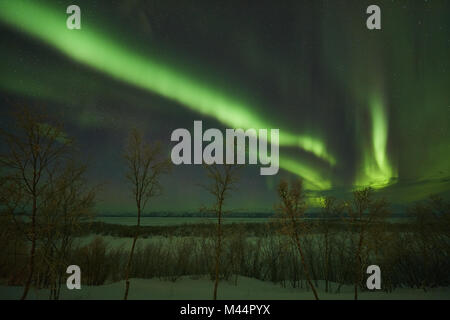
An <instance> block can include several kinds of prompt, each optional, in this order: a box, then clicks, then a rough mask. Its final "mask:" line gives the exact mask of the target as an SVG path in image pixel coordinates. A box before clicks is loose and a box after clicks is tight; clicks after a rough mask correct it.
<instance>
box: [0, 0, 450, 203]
mask: <svg viewBox="0 0 450 320" xmlns="http://www.w3.org/2000/svg"><path fill="white" fill-rule="evenodd" d="M344 2H346V3H345V4H344ZM344 2H342V3H341V2H339V3H338V2H329V1H315V2H314V3H311V2H309V1H292V2H289V1H286V2H284V3H283V4H276V3H275V2H273V3H271V2H268V3H258V4H257V5H256V4H254V5H249V4H245V3H241V2H237V1H230V2H229V3H227V4H223V3H219V2H217V3H215V2H210V1H198V2H196V5H195V6H193V5H192V4H189V3H188V2H183V1H181V2H180V1H142V0H136V1H131V2H127V1H118V2H117V3H114V4H111V5H110V4H109V3H108V2H107V1H77V3H76V4H77V5H79V6H80V8H81V12H82V28H81V30H69V29H67V28H66V19H67V14H66V12H65V9H66V8H67V6H68V5H70V4H73V3H71V2H70V1H24V0H17V1H7V0H1V1H0V28H1V29H0V31H1V33H2V40H1V45H2V52H1V53H0V58H1V59H0V60H1V62H0V67H1V70H2V73H1V79H0V92H2V96H4V97H7V100H2V114H3V112H4V111H5V110H6V109H7V102H6V101H10V100H14V101H17V100H20V101H26V102H29V103H32V104H36V103H38V104H43V103H44V104H45V105H47V106H49V107H50V108H51V109H52V110H55V114H58V115H59V116H60V117H63V119H64V121H65V122H67V126H68V127H69V128H70V129H71V130H72V132H73V134H74V136H75V138H78V139H79V141H80V147H81V148H82V149H83V152H86V154H89V152H91V153H90V155H89V156H87V157H88V158H90V159H91V160H90V161H91V162H93V163H94V165H93V166H94V169H93V173H92V177H91V178H92V180H93V181H94V180H99V179H100V180H102V181H107V183H106V184H107V185H108V186H107V187H105V190H104V191H103V199H104V200H103V204H102V206H103V207H104V208H106V209H105V210H126V208H127V203H128V202H127V200H126V196H125V195H124V190H125V189H126V187H125V186H122V184H123V180H122V177H121V174H122V172H123V170H122V169H121V165H122V163H121V159H120V149H121V148H122V147H123V140H124V137H125V136H126V132H127V131H128V130H129V129H130V128H131V127H133V126H139V127H142V128H143V129H144V130H145V131H146V133H147V135H148V137H149V139H158V140H162V141H167V144H168V146H167V147H168V148H169V147H170V145H169V141H170V140H169V138H168V137H169V136H170V132H171V131H172V130H174V129H176V128H178V127H186V128H190V127H191V126H192V121H193V120H195V119H198V120H205V121H207V123H208V125H209V126H210V127H217V128H244V129H247V128H278V129H280V168H281V169H284V170H282V171H281V172H280V173H279V174H278V176H276V177H273V178H267V177H255V175H256V174H255V172H256V171H257V170H256V168H246V170H245V173H243V177H242V188H243V190H245V191H246V192H244V194H242V195H238V196H236V197H234V200H233V207H235V208H237V209H239V208H241V209H242V208H246V209H253V208H254V209H255V210H256V209H265V208H270V207H271V206H272V204H271V201H273V199H274V198H275V194H274V190H273V186H274V185H275V184H276V183H277V181H278V180H279V179H280V178H281V177H286V176H291V175H294V176H299V177H302V178H303V179H304V180H305V182H306V186H307V188H308V190H309V191H310V193H311V197H318V196H321V195H325V194H344V195H345V194H347V193H348V191H350V190H352V189H353V188H356V187H362V186H372V187H374V188H376V189H377V190H378V191H379V192H380V193H382V194H384V195H386V196H387V197H388V198H389V200H390V201H392V202H393V203H395V204H397V203H406V202H408V203H409V202H411V201H415V200H420V199H422V198H424V197H426V196H428V195H429V194H430V193H438V194H444V195H446V196H448V195H449V192H450V179H449V178H450V174H449V161H448V157H449V156H450V145H449V141H450V140H449V138H450V137H449V123H450V100H449V95H448V87H449V85H450V80H449V79H450V76H449V71H450V69H449V68H450V62H449V60H450V59H448V57H449V53H450V22H449V19H448V12H450V5H449V4H448V3H447V2H445V1H433V3H428V2H426V1H417V2H414V3H413V2H411V3H406V2H405V3H402V4H400V3H392V2H391V1H380V4H379V5H380V7H381V8H382V13H383V28H382V30H379V31H369V30H367V29H366V28H365V19H366V14H365V7H367V5H368V4H366V3H365V2H364V1H344ZM94 145H95V146H94ZM195 179H197V180H201V179H203V175H202V171H201V168H197V167H194V166H193V167H192V168H190V167H186V168H182V167H177V168H176V170H175V174H174V175H172V176H171V177H168V178H167V181H166V184H167V185H168V186H169V188H170V190H171V191H172V192H171V194H170V195H168V194H165V195H164V196H163V197H161V199H158V200H157V202H156V204H155V206H156V209H161V210H163V209H167V210H184V209H186V210H187V209H192V210H194V209H195V208H196V207H197V208H198V206H199V204H200V203H201V202H202V201H203V196H202V195H201V189H200V190H197V191H196V189H195V188H191V187H190V186H189V185H186V184H189V183H190V182H192V181H195ZM180 181H181V182H182V183H180ZM192 183H194V182H192ZM185 187H187V188H188V189H189V191H188V192H186V191H185V190H184V189H183V188H185ZM173 197H174V198H176V199H175V201H174V200H173V199H172V198H173ZM185 197H188V198H189V199H188V200H186V199H185ZM112 199H113V200H112Z"/></svg>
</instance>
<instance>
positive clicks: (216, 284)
mask: <svg viewBox="0 0 450 320" xmlns="http://www.w3.org/2000/svg"><path fill="white" fill-rule="evenodd" d="M221 211H222V209H220V211H219V221H218V224H217V247H216V270H215V281H214V294H213V300H217V287H218V286H219V264H220V254H221V246H222V243H221V241H222V229H221V223H222V212H221Z"/></svg>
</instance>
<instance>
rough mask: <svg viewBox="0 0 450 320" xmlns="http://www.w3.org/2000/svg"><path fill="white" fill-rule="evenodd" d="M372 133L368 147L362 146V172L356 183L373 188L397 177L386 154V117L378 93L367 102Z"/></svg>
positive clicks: (388, 182)
mask: <svg viewBox="0 0 450 320" xmlns="http://www.w3.org/2000/svg"><path fill="white" fill-rule="evenodd" d="M369 112H370V119H371V125H372V135H371V141H370V144H369V147H367V146H365V145H364V146H363V148H364V151H363V172H362V173H361V174H360V175H359V177H358V179H357V183H356V185H358V186H371V187H373V188H375V189H379V188H383V187H386V186H388V185H390V184H391V183H392V181H393V178H395V177H397V171H396V169H395V168H394V167H393V166H392V165H391V163H390V161H389V158H388V156H387V154H388V153H387V139H388V119H387V115H386V111H385V108H384V104H383V102H382V99H381V97H380V96H379V95H374V96H373V97H372V99H371V100H370V102H369Z"/></svg>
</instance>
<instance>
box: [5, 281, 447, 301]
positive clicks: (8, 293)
mask: <svg viewBox="0 0 450 320" xmlns="http://www.w3.org/2000/svg"><path fill="white" fill-rule="evenodd" d="M332 286H333V288H336V285H335V284H333V285H332ZM323 287H324V286H323V284H322V283H321V284H320V288H323ZM124 288H125V284H124V282H123V281H121V282H116V283H111V284H107V285H102V286H92V287H88V286H82V288H81V289H80V290H68V289H66V288H65V287H63V288H62V289H61V299H75V300H76V299H99V300H100V299H122V298H123V293H124ZM22 291H23V290H22V288H21V287H7V286H0V299H1V300H4V299H18V298H19V297H20V295H21V294H22ZM212 291H213V282H212V281H210V280H209V279H208V278H200V279H198V278H193V277H189V276H185V277H182V278H180V279H179V280H178V281H176V282H171V281H164V280H160V279H155V278H154V279H132V280H131V284H130V293H129V299H163V300H171V299H179V300H200V299H211V298H212ZM48 295H49V293H48V290H45V289H42V290H36V289H32V290H30V294H29V299H48ZM319 297H320V298H321V299H330V300H345V299H353V288H352V287H351V286H343V287H342V288H341V293H339V294H335V293H325V292H324V290H323V289H322V290H321V289H319ZM218 298H219V299H230V300H235V299H236V300H246V299H249V300H250V299H254V300H310V299H313V295H312V293H311V292H310V291H307V290H306V289H299V288H296V289H292V288H282V287H281V286H280V285H277V284H272V283H270V282H264V281H260V280H256V279H252V278H246V277H239V279H238V283H237V285H234V283H232V282H226V281H222V282H220V285H219V290H218ZM360 299H362V300H365V299H369V300H370V299H372V300H373V299H381V300H389V299H407V300H409V299H432V300H437V299H445V300H449V299H450V288H436V289H431V290H428V291H427V292H425V291H423V290H419V289H397V290H395V291H394V292H392V293H385V292H382V291H375V292H361V293H360Z"/></svg>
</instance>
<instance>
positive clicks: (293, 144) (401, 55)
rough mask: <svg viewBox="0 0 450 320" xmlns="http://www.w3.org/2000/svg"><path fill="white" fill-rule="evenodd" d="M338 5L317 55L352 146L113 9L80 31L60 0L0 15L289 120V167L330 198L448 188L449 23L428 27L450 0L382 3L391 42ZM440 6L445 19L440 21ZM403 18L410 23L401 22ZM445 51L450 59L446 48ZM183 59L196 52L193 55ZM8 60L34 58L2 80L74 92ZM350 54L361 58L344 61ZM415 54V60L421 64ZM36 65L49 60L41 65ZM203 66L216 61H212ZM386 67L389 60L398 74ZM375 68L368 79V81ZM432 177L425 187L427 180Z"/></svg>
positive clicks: (217, 114)
mask: <svg viewBox="0 0 450 320" xmlns="http://www.w3.org/2000/svg"><path fill="white" fill-rule="evenodd" d="M330 6H331V8H329V9H328V11H332V12H333V9H335V12H337V14H335V15H326V18H323V19H322V21H321V23H320V24H321V25H322V27H321V28H320V30H319V31H317V32H318V34H319V35H320V36H321V37H322V38H321V39H322V40H321V41H322V42H321V43H322V45H321V46H322V47H321V50H320V57H319V58H320V59H322V60H321V61H324V62H323V66H322V67H321V68H323V69H324V70H326V72H327V73H328V74H329V75H330V76H329V77H330V79H331V80H330V81H333V82H334V83H336V86H337V87H339V90H340V91H341V92H343V94H345V95H346V96H348V97H349V98H348V99H347V100H348V101H349V102H350V103H349V105H348V106H339V107H340V108H342V110H343V112H344V113H346V114H350V115H348V116H346V119H347V120H346V121H348V122H347V123H343V124H342V127H354V128H355V129H354V132H353V133H352V134H351V136H352V137H351V138H350V139H354V141H351V140H348V144H349V145H350V146H353V145H354V150H353V151H352V152H350V153H349V154H346V152H345V151H341V150H339V148H338V147H336V146H335V145H334V144H333V141H334V140H333V138H331V137H332V136H333V135H337V134H339V132H333V131H330V130H329V128H327V127H326V123H321V122H320V121H316V122H314V123H310V124H309V126H308V127H304V126H301V125H299V126H293V125H292V124H291V123H287V122H286V123H285V122H283V121H282V120H281V121H280V119H279V117H273V118H272V117H270V116H268V115H267V113H265V112H264V108H263V107H262V106H260V105H259V104H258V99H251V98H247V97H246V96H245V95H241V94H239V93H235V94H233V91H232V90H231V92H230V90H225V89H224V90H222V88H221V87H219V86H216V85H215V84H214V83H208V82H206V81H204V79H203V78H201V77H198V76H197V74H196V73H195V72H190V71H189V68H185V69H182V68H179V67H178V66H179V65H178V64H174V63H172V62H171V61H170V59H164V58H163V57H161V56H160V55H158V54H155V53H154V52H153V51H152V50H147V48H146V47H145V46H130V45H129V44H130V43H129V42H127V41H124V39H123V37H120V36H116V35H115V34H114V33H111V32H109V31H108V30H112V29H110V28H109V26H108V25H107V24H106V23H105V22H104V21H103V20H102V23H99V22H96V23H94V22H92V21H89V20H87V21H86V20H83V24H82V30H80V31H72V30H68V29H66V28H61V25H63V26H65V20H66V18H67V15H66V14H65V12H64V11H61V9H62V8H63V7H64V6H61V5H59V6H58V5H55V4H53V3H51V4H50V2H32V1H24V0H16V1H6V0H2V1H0V21H1V22H2V23H3V24H4V25H5V26H8V28H12V29H14V30H18V31H20V32H21V33H23V34H26V35H29V36H32V37H33V38H34V39H35V40H37V41H39V42H42V43H45V44H46V45H48V46H49V47H51V48H53V49H55V50H57V51H58V52H59V53H61V54H62V55H64V56H66V57H67V58H69V59H71V60H73V61H74V62H76V63H79V64H82V65H85V66H87V67H89V68H91V69H92V70H95V71H98V72H99V73H101V74H103V75H105V76H107V77H110V78H111V79H114V80H118V81H120V82H123V83H126V84H127V85H129V86H132V87H136V88H139V89H142V90H144V91H148V92H150V93H152V94H156V95H158V96H160V97H162V98H164V99H167V100H170V101H172V102H173V103H175V104H177V105H179V106H183V107H185V108H187V109H188V110H189V111H190V112H194V113H195V114H198V115H199V116H200V117H202V116H206V117H209V118H211V119H214V120H216V121H218V122H219V123H221V124H223V125H224V126H226V127H232V128H244V129H246V128H279V129H280V146H281V150H280V167H281V168H282V169H284V170H286V171H288V172H290V173H293V174H295V175H297V176H300V177H302V178H303V179H305V181H306V183H307V184H306V186H307V188H308V189H309V190H311V191H312V192H313V194H314V196H313V198H316V197H318V198H320V197H321V195H323V194H329V193H330V192H333V190H348V189H353V188H359V187H363V186H372V187H374V188H376V189H378V190H379V191H380V192H381V193H384V194H392V195H394V196H393V197H397V198H398V199H406V200H407V201H413V200H418V199H421V198H424V197H426V196H427V195H428V194H429V193H448V192H449V190H450V183H449V161H448V157H449V156H450V145H449V140H448V138H449V126H448V124H449V123H450V121H449V117H450V107H449V106H448V105H449V104H450V102H449V101H448V94H445V92H448V85H449V76H448V72H449V71H448V70H447V69H446V68H448V64H449V63H448V53H449V51H450V50H449V48H450V42H449V40H448V34H438V33H436V35H435V40H434V41H433V40H432V39H430V38H424V39H426V40H422V38H420V37H419V35H425V34H427V32H432V31H433V30H434V29H437V28H439V26H440V24H442V23H444V26H445V27H446V28H448V21H446V20H445V14H444V13H441V14H439V15H438V16H437V18H436V11H439V12H441V11H445V9H446V8H448V5H447V4H441V2H438V4H437V8H435V10H433V15H431V14H429V15H427V14H426V13H424V16H423V17H416V16H411V17H406V16H405V15H404V14H403V13H402V8H401V7H400V6H395V7H393V8H391V9H390V10H385V11H386V14H384V12H385V11H383V23H384V25H383V28H384V30H385V29H387V30H389V32H386V31H383V34H382V36H383V37H385V38H384V39H383V41H386V44H383V45H380V42H381V40H380V37H381V36H380V34H369V33H368V31H367V30H365V29H364V28H360V27H358V24H357V23H359V22H356V21H353V20H351V19H350V20H349V21H347V20H342V17H343V15H344V14H343V13H340V8H339V4H330ZM440 6H442V8H441V7H440ZM322 9H323V8H322ZM346 14H347V13H346ZM418 15H419V14H418ZM431 16H433V17H434V19H435V21H431V18H430V17H431ZM419 19H420V21H421V24H425V23H426V22H428V24H429V25H430V27H429V29H430V30H423V31H419V35H417V34H414V32H413V31H410V29H411V28H408V26H410V25H411V23H417V20H419ZM99 21H100V20H99ZM342 21H345V23H343V22H342ZM389 21H391V22H389ZM394 21H395V23H394ZM444 21H446V22H444ZM397 24H398V25H400V26H401V27H396V28H395V29H394V28H393V26H397ZM37 26H39V27H37ZM331 26H337V27H336V28H332V27H331ZM355 26H356V27H355ZM342 30H345V32H346V37H348V38H351V39H361V38H367V39H368V40H367V41H365V42H364V41H362V42H359V43H358V44H359V45H360V46H361V47H360V48H359V49H357V50H351V48H352V46H353V45H354V43H353V42H351V41H349V42H348V43H345V44H341V43H338V42H337V41H339V40H338V39H340V36H339V33H342ZM415 37H418V38H419V40H417V39H416V40H417V41H419V43H420V50H419V49H418V51H419V53H417V54H420V55H421V57H420V61H422V62H420V65H419V66H417V60H418V59H419V58H418V57H417V56H415V55H414V53H413V52H414V50H412V47H413V45H412V43H414V41H415ZM1 55H2V57H3V60H6V58H7V57H11V56H12V55H14V52H13V50H10V51H8V49H7V48H6V50H4V51H3V53H2V54H1ZM386 57H388V58H386ZM446 58H447V61H444V60H442V59H446ZM185 59H186V60H185V61H186V62H188V61H189V58H185ZM261 59H262V58H261ZM336 61H338V63H336ZM438 61H441V62H440V63H441V65H440V64H439V62H438ZM266 62H267V61H266V60H263V62H262V63H264V64H265V65H267V69H269V68H277V63H279V62H271V63H266ZM369 62H370V63H369ZM7 64H8V66H7V65H6V64H5V65H2V68H3V69H4V70H12V69H14V70H15V71H16V70H17V69H20V68H24V70H22V72H19V73H18V74H14V73H12V72H11V73H9V72H8V75H7V76H2V78H1V80H0V86H1V87H2V88H3V90H6V91H7V92H13V93H19V94H23V95H27V96H31V97H34V96H41V97H45V98H46V99H49V100H53V101H55V102H59V103H67V101H70V100H72V99H73V98H74V97H72V96H70V94H65V93H64V92H63V90H58V85H59V84H58V83H56V81H55V78H57V77H55V76H53V75H52V74H53V73H52V72H48V73H49V74H45V72H43V74H42V82H36V81H33V79H32V78H27V77H26V76H24V75H25V74H26V73H27V71H26V70H25V69H26V68H25V67H23V65H22V63H17V65H16V66H15V67H14V68H13V67H11V66H10V64H11V65H14V62H12V63H11V62H9V63H7ZM271 64H273V65H271ZM442 64H444V65H443V66H442ZM341 65H346V66H352V67H351V68H341V67H340V66H341ZM410 66H416V69H417V70H418V71H417V70H414V68H411V67H410ZM34 68H36V69H37V70H39V66H34ZM204 68H205V69H208V65H205V66H204ZM43 69H44V68H43ZM387 69H390V70H389V75H388V72H387ZM442 70H446V73H445V72H443V71H442ZM42 71H44V70H42ZM54 74H57V75H58V76H60V75H61V72H59V71H58V70H57V68H55V70H54ZM417 74H419V76H417ZM78 76H79V77H80V80H79V81H76V85H79V86H83V83H84V80H83V77H85V76H84V75H82V74H79V75H78ZM217 76H220V75H217ZM15 77H16V78H15ZM367 78H369V79H368V80H367V81H362V79H367ZM412 79H415V81H413V80H412ZM305 81H306V80H305ZM96 86H97V87H95V88H92V89H91V92H90V94H91V95H95V94H96V92H97V90H99V89H100V92H105V91H106V90H107V88H102V85H101V84H98V85H97V84H96ZM50 87H52V88H53V90H51V89H49V88H50ZM86 87H88V86H86ZM87 90H89V89H87ZM392 92H396V94H395V95H394V94H392ZM249 96H252V97H253V96H254V95H253V94H249ZM149 108H150V107H149ZM77 121H78V124H79V125H80V126H89V125H97V124H96V121H95V119H93V118H91V117H90V115H86V114H80V115H79V117H78V118H77ZM431 125H433V128H430V126H431ZM349 148H350V147H349ZM422 184H426V187H423V188H422V187H421V185H422ZM408 190H411V192H412V193H413V195H412V194H411V193H410V192H408Z"/></svg>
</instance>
